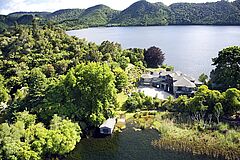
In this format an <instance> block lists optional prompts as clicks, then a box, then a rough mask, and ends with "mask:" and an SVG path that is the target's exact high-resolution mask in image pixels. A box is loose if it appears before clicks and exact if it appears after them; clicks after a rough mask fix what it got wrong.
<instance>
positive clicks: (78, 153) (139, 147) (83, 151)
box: [66, 123, 214, 160]
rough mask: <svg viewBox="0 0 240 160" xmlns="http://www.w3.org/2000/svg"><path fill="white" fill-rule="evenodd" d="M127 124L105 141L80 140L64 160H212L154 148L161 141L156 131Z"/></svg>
mask: <svg viewBox="0 0 240 160" xmlns="http://www.w3.org/2000/svg"><path fill="white" fill-rule="evenodd" d="M133 126H134V125H133V124H129V123H128V124H127V128H126V129H125V130H123V132H122V133H114V134H113V135H112V136H108V137H106V138H89V139H86V138H84V139H81V141H80V143H79V144H78V145H77V146H76V148H75V149H74V151H73V152H71V153H70V154H69V155H68V156H67V158H66V160H183V159H184V160H214V159H213V158H209V157H206V156H201V155H193V154H191V153H183V152H174V151H168V150H163V149H157V148H154V147H153V146H152V145H151V142H152V141H153V140H157V139H159V138H160V136H159V133H158V132H157V131H156V130H150V129H146V130H142V131H134V129H133Z"/></svg>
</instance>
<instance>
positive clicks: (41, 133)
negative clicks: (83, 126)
mask: <svg viewBox="0 0 240 160" xmlns="http://www.w3.org/2000/svg"><path fill="white" fill-rule="evenodd" d="M80 133H81V130H80V127H79V126H78V124H76V123H73V122H71V121H70V120H64V119H61V118H60V117H58V116H56V115H55V116H54V117H53V119H52V121H51V124H50V129H47V128H45V127H44V125H43V124H42V123H36V115H31V114H29V113H28V112H26V111H25V112H20V113H17V114H16V119H15V121H14V122H13V123H12V124H9V123H3V124H1V125H0V146H1V148H0V153H1V154H0V158H1V159H10V160H16V159H23V160H40V159H44V158H46V157H47V156H48V155H52V154H55V155H62V154H65V153H69V152H70V151H72V150H73V149H74V148H75V145H76V143H77V142H79V141H80V139H81V137H80Z"/></svg>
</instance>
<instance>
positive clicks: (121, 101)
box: [117, 92, 128, 108]
mask: <svg viewBox="0 0 240 160" xmlns="http://www.w3.org/2000/svg"><path fill="white" fill-rule="evenodd" d="M127 99H128V95H126V94H125V93H124V92H121V93H118V94H117V102H118V103H119V105H120V108H122V105H123V104H124V102H126V100H127Z"/></svg>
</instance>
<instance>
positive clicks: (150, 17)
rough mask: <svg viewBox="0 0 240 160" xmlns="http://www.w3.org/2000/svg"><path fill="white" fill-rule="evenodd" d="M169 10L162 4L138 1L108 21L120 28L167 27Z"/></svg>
mask: <svg viewBox="0 0 240 160" xmlns="http://www.w3.org/2000/svg"><path fill="white" fill-rule="evenodd" d="M170 13H171V12H170V9H169V8H168V7H167V6H165V5H164V4H163V3H154V4H153V3H149V2H147V1H138V2H136V3H134V4H132V5H131V6H129V7H128V8H127V9H125V10H123V11H122V12H120V14H119V15H118V16H116V17H115V18H113V19H112V20H111V21H110V24H118V25H122V26H134V25H135V26H136V25H140V26H149V25H167V24H168V22H169V20H170Z"/></svg>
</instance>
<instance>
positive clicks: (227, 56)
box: [210, 46, 240, 90]
mask: <svg viewBox="0 0 240 160" xmlns="http://www.w3.org/2000/svg"><path fill="white" fill-rule="evenodd" d="M239 63H240V47H237V46H234V47H229V48H225V49H223V50H222V51H220V52H219V54H218V57H216V58H213V65H214V66H215V67H216V68H215V69H214V70H213V71H212V72H211V75H210V77H211V81H212V83H213V86H214V85H215V86H216V87H217V88H220V89H222V90H227V89H228V88H238V89H239V87H240V64H239Z"/></svg>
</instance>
